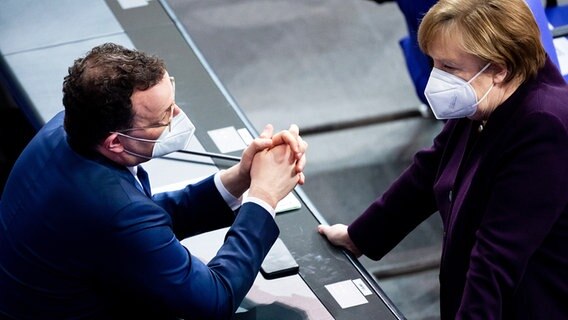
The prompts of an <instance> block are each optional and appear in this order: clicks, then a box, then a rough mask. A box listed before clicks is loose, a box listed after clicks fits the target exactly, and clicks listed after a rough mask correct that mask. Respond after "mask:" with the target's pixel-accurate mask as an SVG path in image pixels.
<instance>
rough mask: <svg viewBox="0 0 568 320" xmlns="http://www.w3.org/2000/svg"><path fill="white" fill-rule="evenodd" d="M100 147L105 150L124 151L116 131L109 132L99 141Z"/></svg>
mask: <svg viewBox="0 0 568 320" xmlns="http://www.w3.org/2000/svg"><path fill="white" fill-rule="evenodd" d="M100 147H101V148H102V149H104V150H105V152H111V153H122V152H123V151H124V145H123V144H122V143H121V142H120V139H119V135H118V134H117V133H111V134H109V135H108V136H107V137H106V138H105V139H104V140H103V142H101V144H100Z"/></svg>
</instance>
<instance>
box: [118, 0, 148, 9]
mask: <svg viewBox="0 0 568 320" xmlns="http://www.w3.org/2000/svg"><path fill="white" fill-rule="evenodd" d="M148 1H149V0H118V4H119V5H120V7H121V8H122V10H128V9H132V8H138V7H144V6H147V5H148Z"/></svg>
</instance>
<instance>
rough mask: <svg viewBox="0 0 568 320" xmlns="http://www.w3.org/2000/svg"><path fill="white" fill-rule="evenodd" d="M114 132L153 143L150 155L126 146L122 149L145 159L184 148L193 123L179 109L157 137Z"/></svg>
mask: <svg viewBox="0 0 568 320" xmlns="http://www.w3.org/2000/svg"><path fill="white" fill-rule="evenodd" d="M115 133H116V134H118V135H120V136H123V137H126V138H129V139H132V140H136V141H142V142H148V143H153V144H154V146H153V149H152V155H151V156H145V155H141V154H138V153H135V152H132V151H129V150H126V148H125V149H124V152H126V153H128V154H131V155H134V156H137V157H141V158H145V159H153V158H159V157H162V156H165V155H167V154H169V153H172V152H174V151H178V150H182V149H185V148H186V147H187V146H188V145H189V141H190V140H191V138H192V137H193V134H194V133H195V126H194V125H193V123H192V122H191V120H189V118H188V117H187V115H186V114H185V113H184V112H183V111H182V110H180V112H179V113H178V115H176V116H175V117H173V118H172V120H171V122H170V125H169V126H168V128H166V129H165V130H164V131H163V132H162V134H160V136H159V137H158V139H143V138H137V137H133V136H130V135H127V134H125V133H121V132H115Z"/></svg>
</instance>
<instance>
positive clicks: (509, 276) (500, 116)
mask: <svg viewBox="0 0 568 320" xmlns="http://www.w3.org/2000/svg"><path fill="white" fill-rule="evenodd" d="M539 37H540V34H539V29H538V27H537V24H536V22H535V20H534V18H533V15H532V13H531V11H530V9H529V8H528V6H527V5H526V3H525V2H524V1H523V0H440V1H439V2H438V3H437V4H435V5H434V6H433V7H432V8H431V9H430V10H429V11H428V13H427V14H426V15H425V17H424V19H423V20H422V22H421V24H420V28H419V32H418V41H419V44H420V47H421V49H422V50H423V51H424V52H425V53H426V54H427V55H428V56H430V57H431V58H432V60H433V69H432V72H431V74H430V78H429V80H428V84H427V86H426V89H425V91H424V93H425V96H426V98H427V100H428V102H429V104H430V107H431V108H432V111H433V113H434V115H435V116H436V117H437V118H439V119H447V120H448V121H447V122H446V124H445V126H444V128H443V129H442V131H441V132H440V134H439V135H438V136H437V137H436V138H435V139H434V142H433V145H432V146H431V147H430V148H428V149H425V150H422V151H420V152H418V153H417V154H416V156H415V158H414V161H413V163H412V164H411V165H410V166H409V168H408V169H407V170H406V171H405V172H404V173H402V175H401V176H400V177H399V178H398V179H397V180H396V181H395V182H394V183H393V184H392V186H391V187H390V188H389V189H388V190H387V191H386V192H385V193H384V194H383V195H382V196H380V197H379V198H378V199H377V200H376V201H374V202H373V203H372V204H371V205H370V206H369V207H368V209H367V210H366V211H365V212H363V214H362V215H361V216H360V217H358V218H357V219H356V220H355V221H353V222H352V223H351V224H350V225H349V226H346V225H341V224H338V225H334V226H320V227H319V232H320V233H322V234H323V235H325V236H327V238H328V239H329V240H330V241H331V242H332V243H333V244H335V245H339V246H343V247H345V248H347V249H348V250H350V251H351V252H353V253H354V254H355V255H361V254H365V255H366V256H368V257H370V258H372V259H380V258H382V257H383V256H384V255H385V254H386V253H388V252H389V251H390V250H391V249H392V248H393V247H394V246H395V245H396V244H397V243H398V242H400V241H401V240H402V239H403V238H404V237H405V236H406V235H407V234H408V233H409V232H410V231H411V230H412V229H414V228H415V227H416V226H417V225H418V224H420V223H421V222H422V221H424V220H425V219H426V218H427V217H429V216H430V215H432V214H434V213H435V212H439V213H440V215H441V217H442V221H443V225H444V236H443V250H442V257H441V265H440V295H441V296H440V308H441V317H442V319H567V318H568V304H566V299H567V298H568V86H567V85H566V83H565V81H564V79H563V77H562V76H561V74H560V73H559V71H558V69H557V68H556V67H555V66H554V65H553V63H552V62H551V61H550V59H549V58H548V56H547V55H546V53H545V51H544V49H543V47H542V44H541V42H540V38H539Z"/></svg>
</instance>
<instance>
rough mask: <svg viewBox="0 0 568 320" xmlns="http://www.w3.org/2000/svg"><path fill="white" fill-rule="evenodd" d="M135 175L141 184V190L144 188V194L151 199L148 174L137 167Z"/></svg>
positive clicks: (140, 167)
mask: <svg viewBox="0 0 568 320" xmlns="http://www.w3.org/2000/svg"><path fill="white" fill-rule="evenodd" d="M136 175H137V176H138V180H140V183H141V184H142V188H144V193H146V195H147V196H148V197H151V196H152V191H150V179H148V172H146V170H144V168H142V166H138V171H137V172H136Z"/></svg>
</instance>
